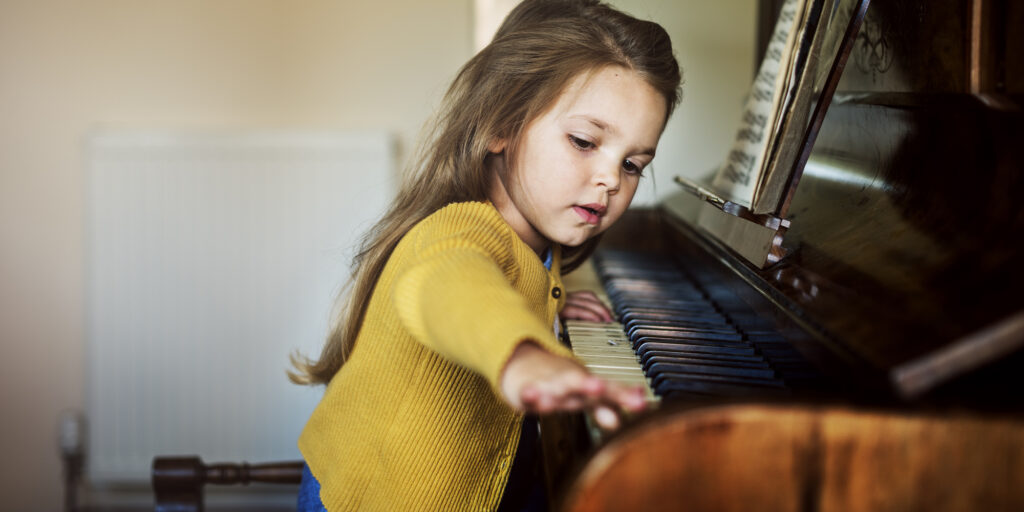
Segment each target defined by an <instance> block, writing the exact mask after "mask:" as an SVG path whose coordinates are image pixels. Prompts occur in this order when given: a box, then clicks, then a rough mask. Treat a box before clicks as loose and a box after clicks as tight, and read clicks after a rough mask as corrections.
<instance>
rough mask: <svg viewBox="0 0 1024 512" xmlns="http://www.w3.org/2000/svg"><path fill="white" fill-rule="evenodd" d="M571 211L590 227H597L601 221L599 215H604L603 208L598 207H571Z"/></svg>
mask: <svg viewBox="0 0 1024 512" xmlns="http://www.w3.org/2000/svg"><path fill="white" fill-rule="evenodd" d="M573 210H575V211H576V213H577V214H578V215H579V216H580V218H582V219H583V221H584V222H586V223H587V224H592V225H597V223H599V222H600V221H601V214H603V213H604V207H603V206H600V205H585V206H583V205H581V206H573Z"/></svg>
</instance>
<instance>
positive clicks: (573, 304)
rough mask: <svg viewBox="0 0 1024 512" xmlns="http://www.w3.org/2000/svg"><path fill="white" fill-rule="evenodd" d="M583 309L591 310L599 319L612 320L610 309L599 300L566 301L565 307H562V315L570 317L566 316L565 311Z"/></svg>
mask: <svg viewBox="0 0 1024 512" xmlns="http://www.w3.org/2000/svg"><path fill="white" fill-rule="evenodd" d="M576 310H583V311H588V312H591V313H593V314H595V315H597V317H598V318H600V319H601V321H605V322H610V321H611V320H612V313H611V311H610V310H609V309H608V308H607V307H605V305H604V303H603V302H601V301H599V300H593V301H591V300H573V301H566V303H565V308H564V309H562V316H563V317H565V318H571V317H569V316H567V314H566V312H567V311H576Z"/></svg>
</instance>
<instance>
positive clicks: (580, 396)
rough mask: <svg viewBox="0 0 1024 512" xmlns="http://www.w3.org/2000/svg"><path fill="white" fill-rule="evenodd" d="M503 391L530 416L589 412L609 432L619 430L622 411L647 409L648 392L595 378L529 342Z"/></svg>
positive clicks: (513, 362)
mask: <svg viewBox="0 0 1024 512" xmlns="http://www.w3.org/2000/svg"><path fill="white" fill-rule="evenodd" d="M501 391H502V394H503V395H504V398H505V400H506V401H508V403H510V404H511V405H512V406H513V407H515V408H517V409H519V410H522V411H526V412H530V413H539V414H543V413H549V412H556V411H579V410H586V411H589V412H592V413H593V416H594V419H595V420H596V421H597V423H598V425H599V426H600V427H601V428H603V429H605V430H615V429H616V428H618V427H619V424H620V419H619V411H628V412H638V411H641V410H643V409H644V406H645V405H646V402H645V401H644V389H643V388H641V387H639V386H638V387H626V386H623V385H621V384H618V383H615V382H608V381H605V380H602V379H599V378H597V377H595V376H593V375H591V374H590V373H589V372H588V371H587V370H586V368H584V367H583V366H581V365H580V364H579V363H577V362H575V361H573V360H571V359H569V358H566V357H562V356H557V355H554V354H552V353H551V352H548V351H547V350H544V349H543V348H540V346H538V345H536V344H535V343H533V342H530V341H525V342H523V343H520V344H519V346H517V347H516V350H515V352H513V353H512V357H511V358H510V359H509V361H508V364H506V365H505V369H504V371H503V372H502V375H501Z"/></svg>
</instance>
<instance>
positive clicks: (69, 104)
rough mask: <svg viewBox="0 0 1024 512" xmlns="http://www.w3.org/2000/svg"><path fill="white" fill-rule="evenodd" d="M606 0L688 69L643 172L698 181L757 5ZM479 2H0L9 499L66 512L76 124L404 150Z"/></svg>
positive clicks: (79, 371)
mask: <svg viewBox="0 0 1024 512" xmlns="http://www.w3.org/2000/svg"><path fill="white" fill-rule="evenodd" d="M613 3H616V4H618V5H619V6H621V7H622V8H624V9H625V10H627V11H630V12H632V13H634V14H636V15H639V16H645V17H646V16H650V17H652V18H655V19H657V20H658V21H661V22H662V23H663V24H664V25H665V26H666V27H667V28H668V29H669V31H670V32H671V33H672V36H673V40H674V41H675V44H676V47H677V52H678V56H679V59H680V62H681V63H682V65H683V67H684V73H685V75H684V76H685V79H686V85H685V89H684V90H685V99H684V102H683V105H682V106H681V108H680V109H679V110H678V111H677V114H676V117H675V119H674V120H673V121H672V125H671V126H670V127H669V129H668V131H667V132H666V134H665V138H664V139H663V141H662V143H661V146H660V148H659V155H658V158H657V160H656V166H655V173H656V175H657V178H656V181H657V183H658V192H659V194H662V195H664V194H666V193H667V192H668V191H670V190H671V189H672V187H674V185H673V184H672V183H671V176H672V174H674V173H675V172H677V170H678V172H681V173H685V174H687V175H691V176H696V175H700V174H702V173H704V172H706V171H707V170H709V169H711V168H712V167H713V166H714V165H715V164H716V163H717V160H718V158H720V155H721V154H722V153H723V152H724V151H725V149H726V147H727V146H728V141H729V140H730V139H731V138H732V129H731V126H732V124H733V123H734V122H735V119H736V118H737V116H738V115H739V108H740V106H741V102H742V96H743V94H744V92H745V90H746V87H747V83H748V82H749V79H750V76H751V74H752V70H753V63H752V53H753V36H754V25H753V23H754V21H753V20H754V13H753V10H754V7H755V5H756V2H755V0H724V1H718V2H706V1H701V0H679V1H671V0H621V1H618V2H613ZM471 4H472V2H471V1H470V0H450V1H444V2H420V1H417V0H393V1H391V2H387V3H382V2H361V1H354V0H353V1H331V0H305V1H303V2H286V1H283V0H217V1H209V0H180V1H173V2H172V1H157V0H144V1H140V0H93V1H90V2H78V1H74V0H4V1H3V2H2V3H0V112H2V113H3V115H0V407H2V410H3V411H4V420H3V422H2V424H0V425H2V426H0V449H2V453H3V454H4V457H2V458H0V474H3V475H4V477H3V478H2V479H0V496H3V503H4V505H3V506H4V508H5V509H10V510H56V509H58V508H59V506H60V499H61V497H60V493H59V489H60V478H61V473H60V464H59V460H58V456H57V448H56V435H57V431H56V422H57V417H58V414H59V412H60V411H61V410H64V409H67V408H74V409H81V408H83V406H84V403H85V399H84V397H85V393H84V389H83V387H84V383H85V375H84V371H85V357H84V332H85V328H84V325H83V318H84V296H85V290H84V279H85V277H84V269H85V265H84V262H83V254H84V252H85V251H84V247H83V240H84V221H83V218H82V216H83V213H84V210H85V206H84V196H85V192H84V188H83V187H84V184H85V180H84V177H85V172H84V168H83V154H82V148H83V141H84V139H85V137H86V136H87V134H88V133H90V131H92V130H94V129H96V128H99V127H103V128H114V129H136V128H142V129H182V128H197V129H222V128H257V129H259V128H269V129H289V128H296V129H303V130H318V129H327V130H357V129H361V128H372V129H383V130H390V131H392V132H394V133H396V134H397V135H398V136H399V140H400V144H401V146H402V148H404V149H406V150H407V149H408V148H409V146H410V145H411V143H412V140H413V139H414V137H415V134H416V132H417V131H418V130H419V127H420V125H421V124H422V123H423V122H424V121H425V120H426V118H427V116H428V115H429V113H430V111H431V109H432V107H433V105H434V104H435V102H436V100H437V99H438V98H439V97H440V95H441V93H443V90H444V88H445V86H446V85H447V82H448V81H449V80H450V78H451V77H452V76H453V74H454V72H455V70H456V69H457V68H458V66H459V65H461V64H462V63H463V62H464V61H465V60H466V59H467V58H468V57H469V56H470V52H471V48H472V14H473V12H472V8H471ZM403 154H406V153H405V152H403ZM651 196H652V194H650V193H649V192H648V193H647V196H646V197H648V198H650V197H651ZM283 368H284V363H282V370H283Z"/></svg>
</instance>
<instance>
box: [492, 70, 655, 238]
mask: <svg viewBox="0 0 1024 512" xmlns="http://www.w3.org/2000/svg"><path fill="white" fill-rule="evenodd" d="M665 110H666V104H665V98H664V97H663V96H662V95H661V94H660V93H658V92H657V91H656V90H655V89H654V88H653V87H651V85H650V84H648V83H647V82H646V81H645V80H643V79H642V78H640V77H639V76H638V75H637V74H636V73H634V72H633V71H630V70H628V69H625V68H621V67H617V66H616V67H606V68H602V69H600V70H598V71H596V72H594V73H592V74H582V75H580V76H577V77H576V78H575V79H574V80H573V81H571V82H570V83H569V85H568V86H567V87H566V88H565V90H564V91H562V94H561V95H560V96H559V97H558V99H557V100H556V101H555V103H554V105H552V106H551V107H550V108H549V109H548V110H547V111H545V112H544V113H542V114H541V115H540V116H538V117H537V118H536V119H534V120H533V121H532V122H531V123H530V124H528V125H527V126H526V128H525V130H524V131H523V135H522V140H521V143H520V145H519V148H518V150H517V154H516V155H515V158H514V159H513V160H512V161H513V162H514V165H515V168H514V169H499V171H498V175H499V177H500V179H499V180H495V181H496V183H495V186H494V188H495V190H494V191H493V192H492V194H491V201H492V202H493V203H494V204H495V206H496V207H497V208H498V211H499V212H500V213H501V214H502V216H503V217H504V218H505V220H506V221H507V222H508V223H509V224H510V225H511V226H512V229H513V230H515V232H516V233H517V234H518V235H519V237H520V238H521V239H522V240H523V241H524V242H526V243H527V245H529V246H530V247H531V248H532V249H533V250H535V251H537V253H538V254H541V253H542V252H543V251H544V250H545V249H546V248H547V247H548V246H549V245H550V244H551V242H555V243H560V244H563V245H568V246H578V245H580V244H582V243H583V242H585V241H586V240H587V239H589V238H590V237H593V236H595V235H597V234H599V233H601V232H603V231H604V230H606V229H608V227H609V226H611V225H612V224H613V223H615V221H616V220H618V219H619V217H620V216H622V214H623V212H625V211H626V208H627V207H628V206H629V203H630V201H632V200H633V194H634V193H635V192H636V188H637V185H638V184H639V181H640V177H641V174H642V172H643V170H644V168H645V167H647V166H648V165H649V164H650V163H651V160H652V159H653V158H654V151H655V148H656V147H657V145H658V138H659V137H660V136H661V130H662V128H663V127H664V125H665ZM504 149H505V143H504V142H503V141H496V142H494V143H492V145H491V147H490V150H491V151H493V152H495V153H497V152H500V151H502V150H504Z"/></svg>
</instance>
